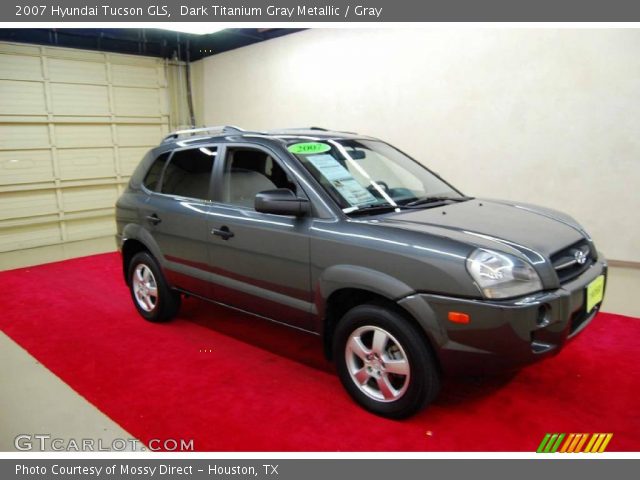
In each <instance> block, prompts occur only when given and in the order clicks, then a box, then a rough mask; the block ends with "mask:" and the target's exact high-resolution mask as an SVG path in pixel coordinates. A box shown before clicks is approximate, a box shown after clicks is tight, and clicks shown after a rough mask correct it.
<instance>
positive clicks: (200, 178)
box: [162, 147, 217, 200]
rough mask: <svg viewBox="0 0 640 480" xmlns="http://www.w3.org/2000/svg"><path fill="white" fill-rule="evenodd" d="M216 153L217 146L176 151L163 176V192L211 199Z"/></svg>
mask: <svg viewBox="0 0 640 480" xmlns="http://www.w3.org/2000/svg"><path fill="white" fill-rule="evenodd" d="M216 153H217V151H216V148H215V147H202V148H194V149H190V150H181V151H178V152H175V153H174V154H173V156H172V157H171V161H170V162H169V164H168V165H167V168H166V169H165V172H164V176H163V178H162V193H166V194H169V195H178V196H180V197H189V198H199V199H203V200H208V199H210V196H209V184H210V179H211V172H212V170H213V162H214V159H215V157H216Z"/></svg>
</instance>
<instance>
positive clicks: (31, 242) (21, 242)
mask: <svg viewBox="0 0 640 480" xmlns="http://www.w3.org/2000/svg"><path fill="white" fill-rule="evenodd" d="M61 240H62V236H61V234H60V227H59V225H58V223H53V222H52V223H45V224H35V225H27V226H23V227H11V228H0V251H1V252H9V251H12V250H22V249H25V248H33V247H40V246H43V245H53V244H56V243H60V241H61Z"/></svg>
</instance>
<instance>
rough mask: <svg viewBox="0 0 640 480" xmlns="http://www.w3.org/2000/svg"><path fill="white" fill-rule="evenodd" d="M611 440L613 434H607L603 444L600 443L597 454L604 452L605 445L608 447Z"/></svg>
mask: <svg viewBox="0 0 640 480" xmlns="http://www.w3.org/2000/svg"><path fill="white" fill-rule="evenodd" d="M612 438H613V433H607V436H606V437H605V439H604V442H602V445H600V450H598V453H602V452H604V451H605V449H606V448H607V445H609V442H610V441H611V439H612Z"/></svg>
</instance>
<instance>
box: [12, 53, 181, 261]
mask: <svg viewBox="0 0 640 480" xmlns="http://www.w3.org/2000/svg"><path fill="white" fill-rule="evenodd" d="M165 68H166V66H165V64H164V61H163V60H160V59H156V58H151V57H140V56H133V55H120V54H115V53H114V54H105V53H97V52H92V51H86V50H75V49H64V48H58V47H39V46H31V45H19V44H11V43H2V42H0V252H6V251H19V250H23V249H29V248H34V247H44V246H51V245H60V244H65V243H66V242H73V241H77V240H80V241H83V240H91V239H98V238H104V237H111V236H112V235H113V234H114V233H115V221H114V218H113V212H114V205H115V202H116V200H117V197H118V194H119V192H120V191H121V190H122V187H123V185H124V183H125V182H126V180H127V178H128V177H129V176H130V175H131V173H132V172H133V170H134V169H135V168H136V166H137V165H138V163H139V162H140V160H141V159H142V158H143V156H144V155H145V154H146V152H147V151H148V150H149V149H150V148H152V147H154V146H156V145H157V144H158V142H159V141H160V140H161V139H162V138H163V136H164V135H166V133H167V131H168V122H169V115H168V105H169V102H168V95H167V83H166V75H165ZM80 244H84V242H81V243H80ZM75 245H78V244H75ZM74 248H76V247H75V246H74ZM47 251H51V252H54V251H63V250H62V249H58V250H56V249H49V250H47ZM25 255H26V256H29V255H31V254H30V253H25ZM52 260H53V258H52ZM0 268H1V266H0Z"/></svg>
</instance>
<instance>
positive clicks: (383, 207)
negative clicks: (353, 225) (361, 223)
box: [345, 203, 404, 216]
mask: <svg viewBox="0 0 640 480" xmlns="http://www.w3.org/2000/svg"><path fill="white" fill-rule="evenodd" d="M398 208H404V206H403V205H391V204H390V203H383V204H377V205H363V206H361V207H357V208H356V209H355V210H351V211H347V212H345V213H346V214H347V215H350V216H351V215H364V214H370V213H383V212H393V211H395V210H396V209H398Z"/></svg>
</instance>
